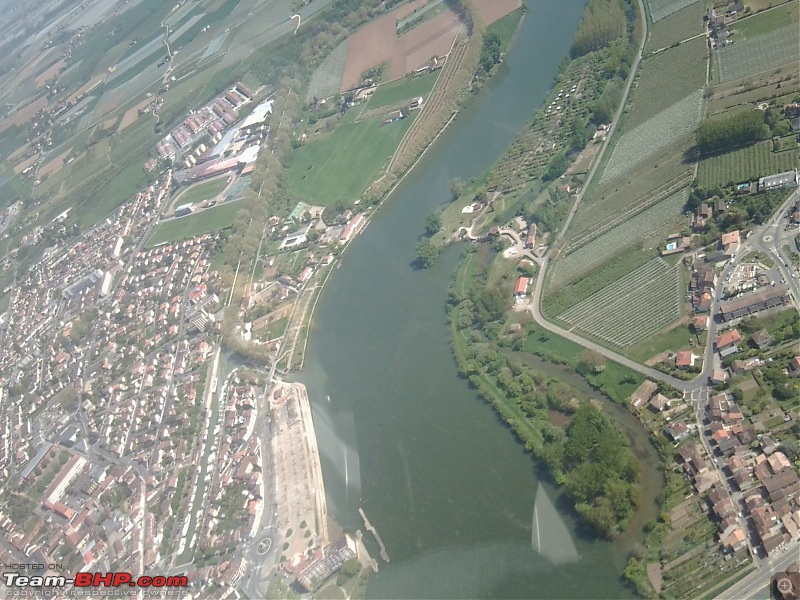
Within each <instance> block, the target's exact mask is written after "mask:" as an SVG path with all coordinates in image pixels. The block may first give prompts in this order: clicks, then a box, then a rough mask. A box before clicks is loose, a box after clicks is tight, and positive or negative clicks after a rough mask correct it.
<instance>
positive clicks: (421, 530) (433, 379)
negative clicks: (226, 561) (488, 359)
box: [299, 0, 631, 598]
mask: <svg viewBox="0 0 800 600" xmlns="http://www.w3.org/2000/svg"><path fill="white" fill-rule="evenodd" d="M583 7H584V3H583V1H582V0H529V1H528V13H527V15H526V16H525V18H524V19H523V22H522V25H521V28H520V30H519V32H518V33H517V38H516V39H515V41H514V44H513V46H512V47H511V50H510V52H509V55H508V57H507V59H506V61H505V63H504V64H503V65H502V67H501V69H500V73H499V74H498V76H497V77H496V78H495V79H494V80H493V81H492V83H491V84H490V86H488V87H487V88H486V89H485V90H483V92H482V93H481V94H480V95H479V96H478V97H477V98H476V99H475V100H474V102H473V103H472V104H471V106H470V108H469V109H468V110H467V111H466V112H465V113H463V114H461V115H459V117H458V118H457V119H456V120H455V121H454V122H453V124H452V125H451V127H450V128H449V129H448V131H447V132H446V133H445V134H444V135H443V136H442V137H441V138H440V139H439V141H438V142H437V143H436V145H435V146H434V147H433V148H432V149H431V150H430V151H429V152H428V153H427V154H426V155H425V157H424V159H423V160H422V161H421V163H420V164H419V165H418V166H417V167H416V168H415V170H414V171H413V172H412V173H411V175H410V176H409V177H408V178H407V179H406V181H405V182H404V183H403V185H401V186H400V187H399V188H398V189H397V190H396V191H395V192H394V194H393V196H392V197H391V198H390V199H389V200H388V202H387V203H386V204H385V205H384V207H383V208H382V209H381V210H380V211H379V212H378V214H377V215H376V216H375V218H374V219H373V222H372V223H371V224H370V225H369V227H368V228H367V229H366V230H365V231H364V233H363V234H362V235H361V236H360V237H359V239H357V240H356V241H355V243H354V244H353V245H352V247H351V248H350V249H349V250H348V252H347V253H346V255H345V257H344V261H343V265H342V267H341V269H339V270H337V271H336V272H335V273H334V275H333V277H331V280H330V281H329V282H328V284H327V285H326V287H325V290H324V292H323V295H322V297H321V299H320V301H319V304H318V306H317V309H316V312H315V314H314V320H313V325H312V333H311V337H310V342H309V346H308V351H307V354H306V363H305V370H304V372H303V373H302V374H301V375H300V377H299V379H300V380H301V381H302V382H303V383H305V384H306V385H307V387H308V391H309V397H310V399H311V403H312V408H313V416H314V425H315V429H316V432H317V437H318V444H319V449H320V454H321V457H322V471H323V476H324V480H325V489H326V496H327V500H328V509H329V512H330V513H331V515H332V516H333V517H334V518H335V520H336V521H338V522H339V523H340V524H342V525H343V526H344V527H345V528H347V529H349V530H351V531H352V530H355V529H356V528H361V529H362V530H363V524H362V522H361V520H360V518H359V516H358V512H357V511H358V508H359V506H361V507H363V509H364V511H365V513H366V515H367V517H368V518H369V519H370V521H371V522H372V524H373V525H374V526H375V527H376V529H377V530H378V533H379V534H380V536H381V538H382V539H383V542H384V543H385V545H386V549H387V552H388V555H389V558H390V560H391V562H390V563H388V564H386V563H383V562H381V563H380V572H379V573H378V574H377V575H375V576H374V577H372V579H371V581H370V584H369V587H368V589H367V596H368V597H372V598H477V597H493V598H556V597H561V598H600V597H605V598H625V597H630V596H631V592H630V591H629V590H628V589H627V588H625V587H624V586H623V585H622V583H621V581H620V579H619V575H620V573H621V571H622V569H623V568H624V561H625V553H624V551H623V550H624V549H623V548H622V547H621V546H623V545H620V544H611V543H608V542H604V541H598V540H593V539H591V538H590V537H587V536H582V535H581V534H580V532H579V530H578V529H577V528H576V524H575V522H574V520H573V519H572V517H571V516H570V515H569V512H568V511H566V510H564V509H563V506H561V505H560V504H559V502H558V498H557V495H558V494H557V490H554V489H552V488H549V487H548V486H547V485H545V484H540V482H539V481H538V479H537V475H536V465H535V463H534V462H533V461H532V460H531V458H530V456H529V455H527V454H526V453H525V451H524V449H523V448H522V446H521V444H519V442H517V441H516V439H515V438H514V435H513V434H512V432H511V431H510V430H509V429H508V428H507V427H505V426H504V424H502V423H501V422H500V421H498V419H497V417H496V416H495V414H494V412H493V411H492V409H491V408H490V407H489V406H488V405H487V404H486V403H484V402H483V401H482V400H480V399H479V398H478V397H477V395H476V394H475V392H474V391H472V390H471V389H470V388H469V387H468V385H467V383H466V381H464V380H463V379H460V378H459V377H458V373H457V369H456V365H455V362H454V360H453V358H452V354H451V351H450V347H449V335H448V329H447V325H446V314H445V302H446V299H447V292H448V287H449V284H450V279H451V275H452V273H453V271H454V268H455V266H456V264H457V262H458V260H459V253H460V250H459V249H458V248H452V249H451V250H449V251H448V252H447V253H445V254H444V255H443V256H442V257H441V259H440V260H439V261H438V262H437V264H436V265H435V266H434V267H433V268H431V269H428V270H424V271H420V270H415V269H414V267H413V261H414V247H415V245H416V243H417V241H418V239H419V235H420V234H421V233H422V231H423V229H424V219H425V215H426V214H427V213H429V212H430V211H432V210H435V209H437V208H439V207H441V206H442V205H443V204H445V203H446V202H447V201H448V200H449V195H450V182H451V180H452V179H453V178H455V177H458V178H461V179H464V180H468V179H470V178H473V177H476V176H478V175H480V174H481V173H482V172H484V171H485V170H486V169H487V168H489V167H490V166H491V164H492V163H493V162H494V161H496V160H497V159H498V158H499V156H500V155H501V154H502V153H503V151H504V150H505V149H506V148H507V147H508V145H509V144H510V143H511V142H512V141H513V140H514V138H515V137H516V136H517V134H518V132H519V131H520V130H521V128H522V127H523V126H524V124H525V123H526V122H527V121H528V120H529V119H530V118H531V116H532V114H533V112H534V111H535V110H536V109H537V108H538V106H539V105H540V104H541V103H542V101H543V100H544V98H545V95H546V93H547V91H548V89H549V88H550V87H551V85H552V83H553V78H554V77H555V75H556V74H557V72H558V64H559V62H560V61H561V60H562V58H563V57H564V56H565V55H566V54H567V53H568V51H569V46H570V43H571V40H572V37H573V35H574V32H575V30H576V28H577V25H578V22H579V20H580V17H581V14H582V11H583ZM545 368H546V365H545ZM537 493H539V497H540V500H541V501H540V502H539V503H537V506H539V507H540V508H539V509H537V510H534V499H535V498H536V497H537ZM542 493H544V494H546V495H547V497H546V498H542V496H541V494H542ZM365 540H366V541H367V542H368V544H369V547H370V549H371V551H372V550H374V551H373V552H372V554H373V557H375V558H377V554H378V553H377V547H376V545H374V544H373V543H372V540H371V537H370V536H369V534H366V535H365Z"/></svg>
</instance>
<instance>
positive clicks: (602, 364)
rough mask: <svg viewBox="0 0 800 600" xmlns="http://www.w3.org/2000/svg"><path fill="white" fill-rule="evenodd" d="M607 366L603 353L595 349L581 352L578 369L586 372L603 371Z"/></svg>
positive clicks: (595, 372)
mask: <svg viewBox="0 0 800 600" xmlns="http://www.w3.org/2000/svg"><path fill="white" fill-rule="evenodd" d="M605 368H606V359H605V357H604V356H603V355H602V354H599V353H598V352H595V351H594V350H588V349H587V350H584V351H583V354H581V359H580V362H579V363H578V369H579V370H580V371H582V372H586V373H593V374H597V373H602V372H603V371H604V370H605Z"/></svg>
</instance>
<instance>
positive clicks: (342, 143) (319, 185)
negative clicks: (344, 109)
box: [289, 111, 414, 206]
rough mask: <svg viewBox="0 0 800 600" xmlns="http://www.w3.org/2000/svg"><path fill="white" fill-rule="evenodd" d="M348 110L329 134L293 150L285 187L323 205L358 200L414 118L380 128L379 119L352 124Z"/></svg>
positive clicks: (350, 112)
mask: <svg viewBox="0 0 800 600" xmlns="http://www.w3.org/2000/svg"><path fill="white" fill-rule="evenodd" d="M355 116H356V114H355V111H349V112H348V113H347V114H346V115H345V116H344V118H343V119H342V121H341V123H339V125H338V126H337V127H336V129H335V130H334V131H333V133H331V134H329V135H327V136H325V137H323V138H322V139H320V140H318V141H314V142H310V143H307V144H305V145H304V146H302V147H301V148H298V149H297V150H295V152H294V153H293V156H292V164H291V166H290V167H289V188H290V189H291V191H292V192H294V193H295V194H298V195H300V196H302V197H304V198H307V199H309V200H311V201H313V202H314V203H315V204H321V205H323V206H333V205H335V204H336V203H337V202H346V203H350V202H353V201H354V200H356V199H358V197H359V196H361V194H362V193H363V192H364V190H366V188H367V186H369V185H370V183H372V181H373V180H374V179H375V178H376V177H377V176H378V174H379V172H380V170H381V168H382V167H383V166H384V165H385V164H386V163H387V162H388V161H389V159H390V158H391V157H392V154H393V153H394V151H395V150H396V148H397V145H398V144H399V143H400V140H402V139H403V136H404V135H405V133H406V131H408V128H409V127H410V125H411V123H412V121H413V119H414V115H412V116H411V117H409V118H407V119H404V120H402V121H400V122H398V123H390V124H388V125H382V123H381V120H380V119H370V120H369V121H363V122H361V123H354V122H353V121H354V119H355Z"/></svg>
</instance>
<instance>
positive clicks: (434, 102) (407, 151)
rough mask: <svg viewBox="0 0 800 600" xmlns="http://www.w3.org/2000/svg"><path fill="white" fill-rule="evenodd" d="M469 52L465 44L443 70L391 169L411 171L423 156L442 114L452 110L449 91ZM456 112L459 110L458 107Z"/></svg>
mask: <svg viewBox="0 0 800 600" xmlns="http://www.w3.org/2000/svg"><path fill="white" fill-rule="evenodd" d="M471 43H473V44H474V43H476V42H474V41H472V42H471ZM468 48H469V44H468V43H466V42H462V43H460V44H457V45H456V46H455V47H454V48H453V49H452V50H451V51H450V55H449V56H448V57H447V60H446V62H445V64H444V67H442V74H441V75H439V79H438V80H437V81H436V86H435V87H434V88H433V92H431V95H430V97H429V98H428V101H427V102H426V103H425V108H424V109H423V110H422V111H421V112H420V114H419V116H417V118H416V119H415V120H414V122H413V123H412V124H411V127H410V128H409V130H408V133H406V136H405V137H404V138H403V141H402V142H400V146H399V147H398V148H397V153H396V154H395V156H394V159H393V161H392V164H391V165H390V167H391V168H395V166H396V165H398V164H399V165H401V167H400V170H403V169H404V168H407V167H408V165H409V164H410V161H411V159H412V158H413V157H414V156H416V155H417V154H419V153H420V152H421V151H422V148H423V147H424V146H425V144H426V143H429V142H430V140H431V139H432V136H431V133H432V132H431V131H430V128H431V127H432V126H434V125H435V124H436V123H437V118H439V119H441V118H442V117H441V115H440V114H439V113H440V112H441V111H442V110H447V109H448V106H447V104H448V102H449V101H450V100H451V98H450V97H451V96H452V95H453V92H452V90H449V89H448V88H449V87H450V85H451V82H452V81H453V80H454V78H455V77H456V75H457V74H459V68H460V67H461V64H462V63H463V62H464V59H465V57H466V55H467V49H468ZM448 92H450V93H449V94H448ZM453 108H455V104H454V105H453ZM442 125H444V123H442ZM434 135H435V134H434Z"/></svg>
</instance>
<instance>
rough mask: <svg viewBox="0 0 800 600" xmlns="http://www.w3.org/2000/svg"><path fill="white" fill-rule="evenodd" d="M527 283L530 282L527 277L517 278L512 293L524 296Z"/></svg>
mask: <svg viewBox="0 0 800 600" xmlns="http://www.w3.org/2000/svg"><path fill="white" fill-rule="evenodd" d="M528 283H530V278H529V277H520V278H519V279H517V284H516V285H515V286H514V295H515V296H517V297H520V298H521V297H523V296H525V293H526V292H527V291H528Z"/></svg>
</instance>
